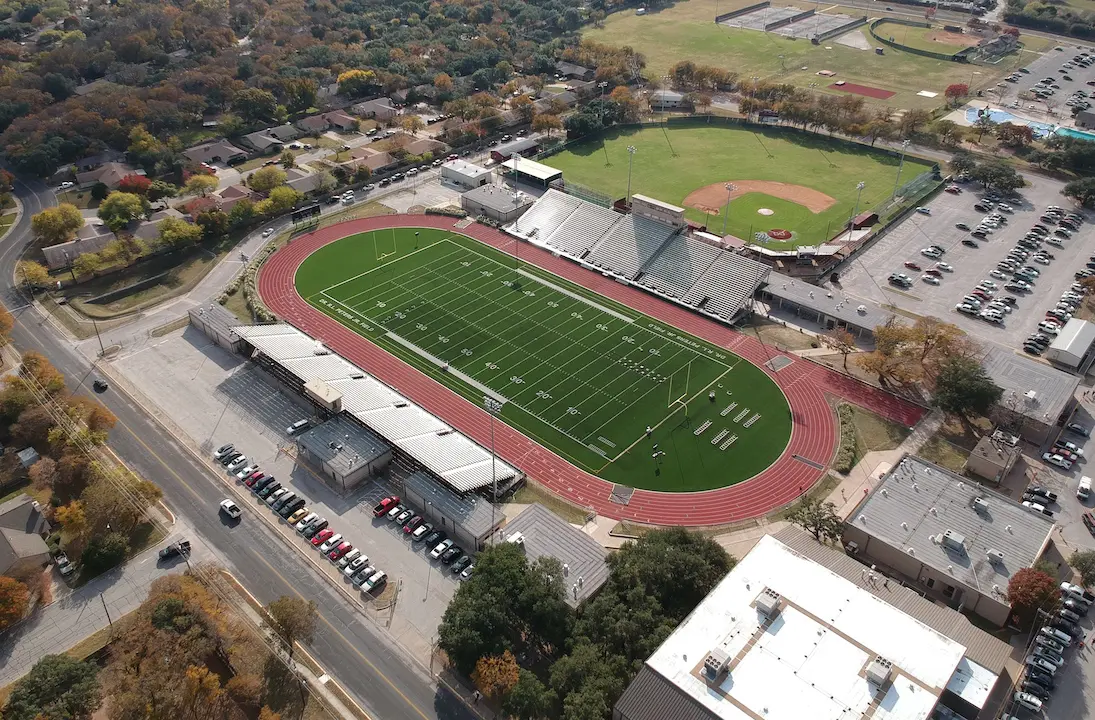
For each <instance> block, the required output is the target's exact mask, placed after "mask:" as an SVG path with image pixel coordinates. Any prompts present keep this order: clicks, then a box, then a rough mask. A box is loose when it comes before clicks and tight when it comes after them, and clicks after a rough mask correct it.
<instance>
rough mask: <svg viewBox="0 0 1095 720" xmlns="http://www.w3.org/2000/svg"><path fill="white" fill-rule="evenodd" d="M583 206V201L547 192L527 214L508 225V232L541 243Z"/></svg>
mask: <svg viewBox="0 0 1095 720" xmlns="http://www.w3.org/2000/svg"><path fill="white" fill-rule="evenodd" d="M584 204H586V203H585V201H583V200H580V199H578V198H576V197H573V196H571V195H567V194H566V193H562V192H559V191H558V190H548V191H547V192H546V193H544V194H543V196H542V197H541V198H540V199H539V200H537V201H536V203H535V204H533V206H532V207H530V208H529V209H528V212H526V213H525V214H524V215H522V216H521V217H520V218H518V219H517V220H516V221H515V222H514V223H513V224H512V225H510V227H509V229H510V232H512V233H513V234H514V235H516V236H518V237H521V238H524V239H526V240H530V239H532V238H537V240H538V241H539V242H543V241H544V238H547V237H549V236H550V235H551V234H552V233H554V232H555V231H556V230H558V229H559V226H560V225H562V224H563V222H564V221H566V219H567V218H568V217H570V216H571V214H573V213H574V211H575V210H577V209H578V208H579V207H581V206H582V205H584Z"/></svg>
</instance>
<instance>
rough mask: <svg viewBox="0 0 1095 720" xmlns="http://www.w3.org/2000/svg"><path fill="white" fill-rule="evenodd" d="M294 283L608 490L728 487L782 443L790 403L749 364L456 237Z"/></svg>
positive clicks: (360, 255) (354, 255)
mask: <svg viewBox="0 0 1095 720" xmlns="http://www.w3.org/2000/svg"><path fill="white" fill-rule="evenodd" d="M296 286H297V290H298V292H300V294H301V296H302V297H304V298H305V299H306V300H307V301H308V302H309V303H310V304H311V305H312V306H314V307H315V308H317V309H318V310H320V311H321V312H324V313H325V314H327V315H329V316H330V317H332V318H334V319H335V320H338V321H339V322H340V323H342V324H343V325H345V326H346V327H348V328H350V329H352V330H354V331H355V332H357V333H359V334H361V335H363V336H365V337H367V338H369V339H370V340H372V341H373V342H375V343H377V344H378V345H379V346H381V347H383V348H384V349H385V350H387V351H388V352H390V353H392V354H393V355H395V356H397V357H399V358H401V359H402V360H404V361H406V362H408V363H409V364H411V365H413V366H414V367H417V368H418V369H420V370H422V371H423V372H425V373H427V374H428V375H430V376H431V377H434V378H436V379H437V380H439V381H440V382H442V383H443V384H445V385H447V386H448V387H450V388H451V389H453V390H455V391H456V392H458V393H460V394H461V395H464V396H465V397H467V398H468V399H470V400H472V401H473V402H476V403H481V402H482V401H483V397H484V395H488V394H489V395H492V396H494V397H497V398H501V399H503V400H504V402H505V404H504V406H503V409H502V411H501V413H500V416H501V418H502V419H503V420H504V421H505V422H506V423H508V424H510V425H511V426H513V427H514V428H516V429H518V430H520V431H521V432H523V433H525V434H527V435H529V436H530V437H532V438H534V439H535V440H537V441H538V442H540V443H541V444H543V445H544V446H545V447H548V448H550V449H551V450H552V451H554V452H556V453H558V454H559V455H561V456H562V457H564V458H566V459H567V460H569V461H570V462H572V463H574V464H575V465H577V466H578V467H581V468H583V469H585V470H587V471H589V472H592V473H595V474H597V475H599V476H600V477H603V478H605V479H606V480H609V481H612V482H617V483H621V484H624V485H628V486H631V487H639V488H650V489H657V490H669V491H689V490H706V489H710V488H716V487H722V486H725V485H732V484H734V483H737V482H740V481H742V480H745V479H747V478H749V477H752V476H753V475H755V474H757V473H759V472H761V471H762V470H764V469H765V468H766V467H768V466H769V465H770V464H772V462H773V461H775V459H776V458H777V457H779V455H780V454H781V453H782V452H783V450H784V448H785V447H786V445H787V442H788V438H789V437H790V432H791V417H790V409H789V407H788V405H787V401H786V399H785V398H784V396H783V393H782V392H781V391H780V389H779V388H778V387H777V386H776V384H775V383H774V382H772V381H771V380H770V379H769V378H768V376H767V375H765V374H764V373H763V372H762V371H761V370H760V369H759V368H757V367H756V366H754V365H752V364H750V363H749V362H747V361H745V360H743V359H742V358H740V357H738V356H736V355H734V354H732V353H729V352H727V351H726V350H725V349H722V348H719V347H716V346H714V345H711V344H708V343H706V342H704V341H702V340H699V339H698V338H695V337H692V336H689V335H686V334H685V333H683V332H680V331H678V330H676V329H675V328H672V327H670V326H667V325H664V324H662V323H659V322H656V321H655V320H653V319H651V318H649V317H647V316H645V315H641V314H639V313H637V312H635V311H633V310H631V309H629V308H626V307H624V306H621V305H619V304H616V303H614V302H612V301H611V300H608V299H606V298H603V297H600V296H598V295H596V294H594V293H592V292H590V291H588V290H586V289H584V288H581V287H579V286H576V285H573V284H571V283H569V282H567V281H565V280H563V279H561V278H558V277H555V276H554V275H551V274H549V273H547V272H545V271H543V270H540V269H539V268H536V267H534V266H531V265H524V264H522V265H521V266H520V267H519V268H518V267H517V266H515V263H514V260H513V258H511V257H510V256H508V255H505V254H503V253H500V252H498V251H496V250H494V249H493V248H490V247H487V246H486V245H483V244H482V243H479V242H477V241H475V240H472V239H470V238H467V237H465V236H462V235H457V234H455V233H451V232H446V231H442V230H434V229H426V228H420V229H413V228H412V229H406V228H402V229H394V230H393V229H386V230H379V231H376V232H369V233H361V234H358V235H352V236H349V237H346V238H343V239H342V240H339V241H337V242H334V243H331V244H329V245H326V246H325V247H323V248H321V249H320V250H318V251H316V252H315V253H314V254H313V255H311V256H310V257H309V258H308V259H307V260H305V261H304V263H303V264H302V265H301V266H300V268H299V270H298V271H297V275H296ZM712 392H713V393H714V399H713V400H712V399H711V398H710V396H709V394H710V393H712ZM679 399H683V402H677V401H678V400H679ZM686 408H687V412H685V409H686ZM728 408H729V409H728ZM724 411H725V414H724ZM754 416H757V417H755V418H754ZM750 420H752V423H751V424H750V426H749V427H745V423H747V422H749V421H750ZM648 427H650V428H652V430H651V432H650V433H649V436H648V434H647V428H648ZM734 436H736V439H733V441H732V442H731V439H732V438H734ZM716 438H718V440H717V441H716ZM655 445H657V446H658V448H657V451H656V450H655V448H654V446H655ZM656 453H661V454H657V455H656ZM515 460H517V461H518V464H519V459H515Z"/></svg>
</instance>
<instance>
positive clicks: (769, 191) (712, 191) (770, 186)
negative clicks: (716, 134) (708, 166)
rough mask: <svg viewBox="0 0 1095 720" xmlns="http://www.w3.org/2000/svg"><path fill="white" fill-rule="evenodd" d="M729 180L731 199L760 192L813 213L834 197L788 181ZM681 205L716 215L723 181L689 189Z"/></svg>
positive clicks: (723, 191)
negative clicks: (731, 185) (731, 190)
mask: <svg viewBox="0 0 1095 720" xmlns="http://www.w3.org/2000/svg"><path fill="white" fill-rule="evenodd" d="M733 182H734V190H733V192H731V193H730V199H731V201H732V200H733V199H734V198H737V197H741V196H742V195H747V194H749V193H764V194H765V195H771V196H772V197H776V198H779V199H780V200H789V201H790V202H793V203H798V204H799V205H802V206H804V207H805V208H806V209H807V210H809V211H810V212H812V213H814V214H815V215H816V214H817V213H821V212H825V211H826V210H828V209H829V208H831V207H832V206H833V205H836V199H835V198H832V197H830V196H828V195H826V194H825V193H823V192H819V191H818V190H813V189H811V188H808V187H805V186H802V185H791V184H790V183H782V182H773V181H771V180H734V181H733ZM684 205H685V207H690V208H694V209H696V210H699V211H701V212H707V213H711V214H712V215H718V214H719V211H720V209H721V208H722V207H723V206H725V205H726V183H725V182H721V183H715V184H714V185H708V186H707V187H702V188H700V189H699V190H693V191H692V192H690V193H689V194H688V197H686V198H685V199H684ZM769 212H770V211H769ZM762 214H763V213H762Z"/></svg>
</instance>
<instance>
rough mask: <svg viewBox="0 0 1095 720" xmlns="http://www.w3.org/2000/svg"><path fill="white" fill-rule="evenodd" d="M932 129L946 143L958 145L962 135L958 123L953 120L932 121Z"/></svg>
mask: <svg viewBox="0 0 1095 720" xmlns="http://www.w3.org/2000/svg"><path fill="white" fill-rule="evenodd" d="M932 130H934V131H935V134H936V135H938V136H939V140H940V142H942V143H943V144H944V145H956V144H957V143H958V139H959V138H960V137H961V136H962V135H961V130H960V129H959V127H958V123H956V122H954V121H953V120H936V121H935V122H934V123H932Z"/></svg>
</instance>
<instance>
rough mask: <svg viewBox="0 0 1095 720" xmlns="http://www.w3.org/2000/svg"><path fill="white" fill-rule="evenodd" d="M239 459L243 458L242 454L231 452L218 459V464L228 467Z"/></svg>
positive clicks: (236, 451) (237, 451)
mask: <svg viewBox="0 0 1095 720" xmlns="http://www.w3.org/2000/svg"><path fill="white" fill-rule="evenodd" d="M241 457H243V453H241V452H240V451H239V450H233V451H232V452H230V453H228V454H227V455H225V456H224V457H222V458H221V459H220V464H221V465H223V466H225V467H228V466H229V465H231V464H232V463H234V462H236V460H239V459H240V458H241Z"/></svg>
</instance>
